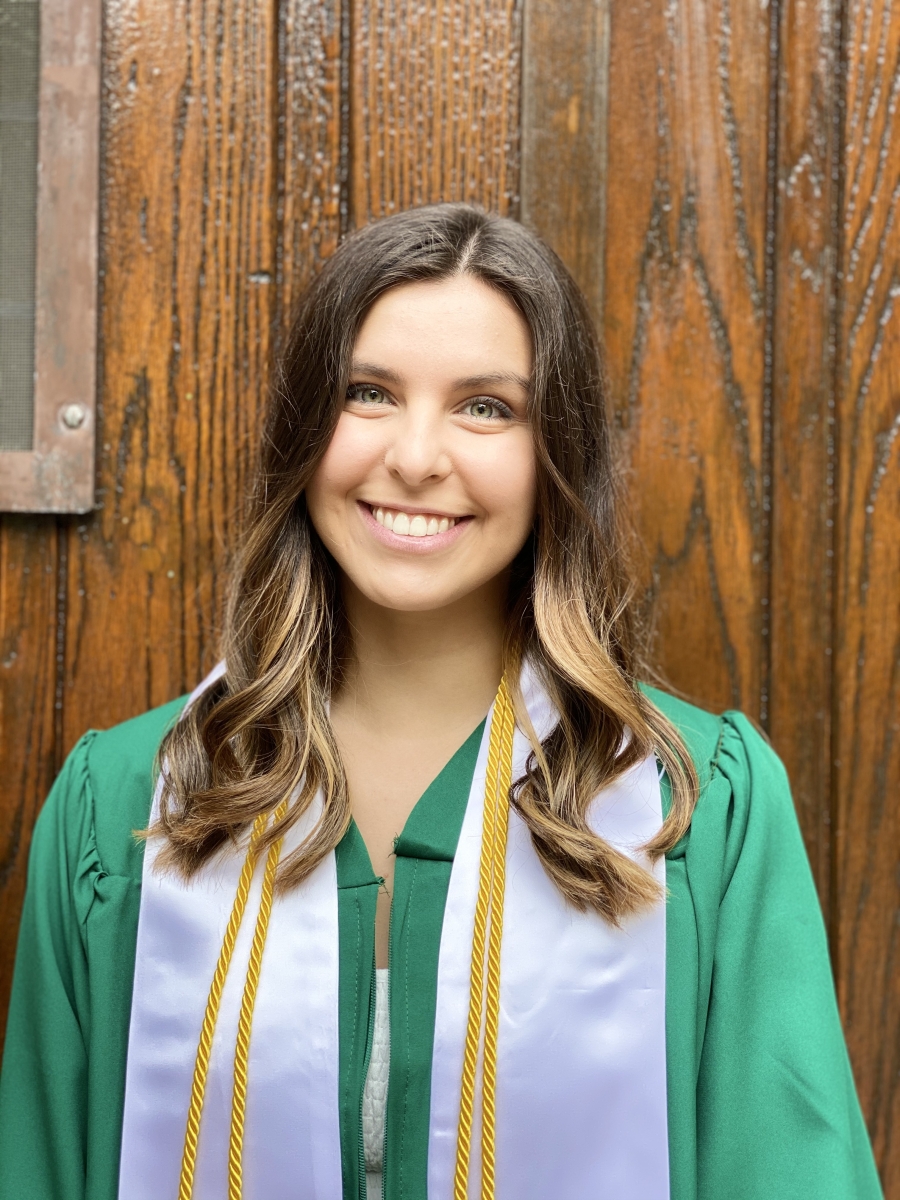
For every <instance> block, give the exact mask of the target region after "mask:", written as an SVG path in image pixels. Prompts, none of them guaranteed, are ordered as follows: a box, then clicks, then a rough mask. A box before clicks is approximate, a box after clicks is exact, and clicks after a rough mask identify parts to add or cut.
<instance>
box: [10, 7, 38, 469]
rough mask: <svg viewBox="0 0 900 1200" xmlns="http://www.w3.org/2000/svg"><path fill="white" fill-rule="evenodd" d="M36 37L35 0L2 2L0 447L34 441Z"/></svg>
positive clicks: (22, 445)
mask: <svg viewBox="0 0 900 1200" xmlns="http://www.w3.org/2000/svg"><path fill="white" fill-rule="evenodd" d="M39 38H40V4H39V0H0V450H30V449H31V439H32V424H33V412H34V270H35V226H36V215H37V138H38V120H37V117H38V72H39V66H40V63H39V56H38V45H39Z"/></svg>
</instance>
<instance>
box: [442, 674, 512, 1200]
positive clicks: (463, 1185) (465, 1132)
mask: <svg viewBox="0 0 900 1200" xmlns="http://www.w3.org/2000/svg"><path fill="white" fill-rule="evenodd" d="M505 704H506V698H505V693H504V689H503V684H502V682H501V685H500V690H499V691H498V693H497V699H496V701H495V704H494V715H493V717H492V719H491V736H490V741H489V743H488V761H487V772H486V782H485V792H484V816H483V819H482V834H481V861H480V864H479V871H478V898H477V900H476V902H475V927H474V931H473V934H472V963H471V968H470V981H469V1017H468V1022H467V1025H466V1041H465V1049H464V1052H463V1073H462V1083H461V1092H460V1105H459V1130H458V1133H457V1139H456V1172H455V1176H454V1180H453V1196H454V1200H466V1198H467V1192H468V1179H469V1157H470V1153H471V1141H472V1120H473V1114H474V1111H475V1075H476V1071H477V1066H478V1043H479V1040H480V1038H481V1007H482V998H483V995H484V947H485V938H486V926H487V915H488V907H489V904H490V886H491V879H490V872H491V857H492V852H493V844H494V809H495V803H494V793H495V789H496V778H497V770H498V767H499V764H500V734H501V730H502V724H503V723H502V718H501V717H500V713H501V711H502V710H503V708H504V707H505Z"/></svg>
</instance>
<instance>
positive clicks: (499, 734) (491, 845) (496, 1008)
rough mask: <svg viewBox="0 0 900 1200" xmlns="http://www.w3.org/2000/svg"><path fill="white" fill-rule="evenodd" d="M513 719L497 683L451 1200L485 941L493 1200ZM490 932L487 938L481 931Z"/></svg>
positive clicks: (460, 1178) (456, 1186)
mask: <svg viewBox="0 0 900 1200" xmlns="http://www.w3.org/2000/svg"><path fill="white" fill-rule="evenodd" d="M514 730H515V715H514V712H513V706H512V701H511V699H510V695H509V688H508V687H507V684H506V680H505V679H504V680H502V681H501V683H500V690H499V692H498V693H497V700H496V702H495V705H494V715H493V718H492V720H491V738H490V743H489V746H488V765H487V782H486V785H485V793H484V823H483V832H482V835H481V864H480V867H479V875H478V899H477V901H476V904H475V929H474V933H473V937H472V968H471V979H470V987H469V1020H468V1024H467V1027H466V1044H465V1051H464V1056H463V1074H462V1086H461V1089H460V1105H459V1132H458V1134H457V1143H456V1173H455V1176H454V1180H453V1196H454V1200H467V1197H468V1188H469V1161H470V1153H471V1143H472V1122H473V1119H474V1111H475V1076H476V1073H477V1065H478V1044H479V1041H480V1040H481V1015H482V1009H483V1007H484V974H485V962H484V949H485V941H487V947H488V954H487V1005H486V1012H485V1022H484V1056H483V1065H482V1083H481V1098H482V1103H481V1197H482V1200H494V1183H495V1177H494V1166H495V1154H494V1146H495V1140H496V1087H497V1033H498V1028H499V1021H500V942H501V939H502V936H503V893H504V888H505V883H506V835H507V829H508V824H509V789H510V787H511V785H512V748H513V733H514ZM488 924H489V929H488V930H487V932H486V926H487V925H488Z"/></svg>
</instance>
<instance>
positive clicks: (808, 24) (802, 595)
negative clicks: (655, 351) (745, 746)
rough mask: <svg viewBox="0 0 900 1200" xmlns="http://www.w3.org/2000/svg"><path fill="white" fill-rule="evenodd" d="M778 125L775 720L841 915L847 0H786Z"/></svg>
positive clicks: (822, 878) (825, 884)
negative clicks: (837, 590) (835, 642)
mask: <svg viewBox="0 0 900 1200" xmlns="http://www.w3.org/2000/svg"><path fill="white" fill-rule="evenodd" d="M780 12H781V20H780V27H779V30H778V33H779V45H780V51H779V59H778V64H779V65H778V75H777V80H776V86H777V89H778V91H777V104H778V108H777V112H778V117H777V127H776V129H775V134H776V143H775V162H774V164H773V166H774V170H773V176H774V179H773V182H774V185H775V186H774V194H773V195H772V196H771V201H770V203H771V206H772V216H773V217H774V228H773V237H774V258H773V272H774V278H773V283H774V289H775V292H774V294H775V298H776V307H775V310H774V314H773V316H774V318H775V319H773V322H772V333H771V343H772V350H771V353H772V380H771V412H772V469H771V479H772V482H771V502H770V506H769V507H770V509H771V522H772V524H771V530H772V537H771V556H770V562H769V588H770V595H769V609H770V614H769V615H770V629H771V641H770V645H769V659H770V661H769V670H770V691H769V730H770V732H771V734H772V737H773V740H774V742H775V746H776V748H777V750H778V751H779V753H780V754H781V755H782V757H783V758H784V761H785V764H786V766H787V768H788V773H789V775H790V777H791V783H792V786H793V792H794V802H795V804H796V806H797V811H798V815H799V817H800V822H801V825H802V826H803V833H804V836H805V838H806V846H807V849H808V851H809V854H810V858H811V860H812V864H813V869H814V870H815V873H816V881H817V883H818V887H819V895H820V897H821V900H822V904H823V906H824V908H825V911H826V913H827V914H828V916H829V918H830V917H831V915H832V903H833V899H834V897H833V894H832V883H833V881H832V876H831V834H832V800H833V792H832V787H831V735H832V720H831V703H832V667H833V653H832V651H833V646H832V599H833V597H832V585H833V564H834V555H833V550H834V546H833V543H834V536H833V533H834V465H835V464H834V451H835V440H836V430H835V423H834V372H835V332H836V331H835V322H836V303H835V286H836V282H837V279H836V269H837V261H836V245H837V203H838V180H837V166H838V147H839V135H840V129H839V125H838V110H839V94H838V90H837V86H838V70H839V58H838V51H839V41H840V9H839V6H838V4H837V3H834V4H832V5H826V6H824V7H823V8H822V9H820V12H821V14H822V19H821V20H818V21H811V20H810V19H809V7H808V5H806V3H805V2H804V0H788V2H787V3H785V4H783V5H782V7H781V10H780Z"/></svg>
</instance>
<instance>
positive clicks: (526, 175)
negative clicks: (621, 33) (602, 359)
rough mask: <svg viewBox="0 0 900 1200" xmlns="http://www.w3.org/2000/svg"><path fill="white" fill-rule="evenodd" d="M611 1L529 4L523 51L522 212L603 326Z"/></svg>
mask: <svg viewBox="0 0 900 1200" xmlns="http://www.w3.org/2000/svg"><path fill="white" fill-rule="evenodd" d="M608 54H609V4H608V0H578V2H577V3H575V2H573V3H571V4H569V5H567V7H566V16H565V20H560V13H559V5H558V4H557V3H556V0H529V3H528V4H527V5H526V8H525V19H524V31H523V53H522V139H521V140H522V166H521V193H522V196H521V212H520V216H521V219H522V221H524V222H525V224H527V225H530V226H531V227H532V228H533V229H535V230H536V231H537V232H538V233H540V235H541V236H542V237H543V238H544V239H545V241H547V242H549V243H550V245H551V246H552V247H553V249H554V250H555V251H556V252H557V254H558V255H559V256H560V257H561V258H562V260H563V262H565V263H566V265H567V266H568V268H569V270H570V271H571V272H572V274H573V275H574V277H575V280H576V282H577V283H578V286H579V287H580V288H581V290H582V291H583V292H584V294H585V296H586V297H587V300H588V303H589V305H590V306H591V311H592V312H593V314H594V319H595V321H596V322H597V325H598V327H599V325H600V323H601V318H602V312H603V251H604V238H605V232H606V211H605V204H606V186H605V183H606V166H607V164H606V124H607V102H608V95H607V91H608V86H609V58H608Z"/></svg>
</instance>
